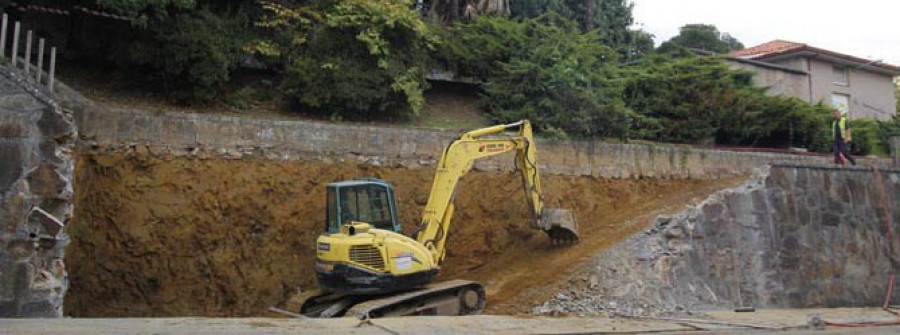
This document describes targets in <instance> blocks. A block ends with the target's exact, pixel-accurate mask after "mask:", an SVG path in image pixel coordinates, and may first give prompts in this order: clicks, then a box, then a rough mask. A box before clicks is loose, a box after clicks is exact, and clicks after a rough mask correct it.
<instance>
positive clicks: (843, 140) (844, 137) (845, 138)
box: [831, 109, 856, 165]
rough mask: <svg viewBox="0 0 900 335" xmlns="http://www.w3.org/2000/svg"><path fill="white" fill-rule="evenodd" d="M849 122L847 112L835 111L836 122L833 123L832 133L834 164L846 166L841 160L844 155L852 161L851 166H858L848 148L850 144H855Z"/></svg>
mask: <svg viewBox="0 0 900 335" xmlns="http://www.w3.org/2000/svg"><path fill="white" fill-rule="evenodd" d="M849 122H850V120H849V119H848V118H847V112H846V111H843V112H842V111H840V110H838V109H835V110H834V121H833V122H832V123H831V133H832V134H833V136H834V164H844V160H843V159H842V158H841V155H843V156H844V158H846V159H847V160H849V161H850V164H853V165H856V160H854V159H853V157H850V150H849V148H848V145H849V144H850V142H853V135H852V134H850V124H849Z"/></svg>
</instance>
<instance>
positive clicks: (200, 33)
mask: <svg viewBox="0 0 900 335" xmlns="http://www.w3.org/2000/svg"><path fill="white" fill-rule="evenodd" d="M248 23H249V21H248V19H247V18H246V17H245V16H243V15H241V14H237V15H224V14H219V15H217V14H214V13H213V12H211V11H210V10H208V9H206V8H203V9H200V10H196V11H188V12H181V13H176V14H173V15H171V16H169V17H168V18H167V19H165V20H160V21H156V20H152V21H150V22H149V24H148V25H147V28H145V30H144V32H143V34H140V36H139V37H138V38H137V39H135V40H134V41H132V43H131V47H130V53H131V60H132V61H133V62H134V63H136V64H140V65H145V66H147V67H149V68H152V69H154V71H155V73H157V74H158V77H159V78H158V79H160V80H161V82H162V86H163V89H164V93H166V94H167V95H168V96H170V97H172V98H175V99H176V100H177V101H179V102H182V103H189V102H192V101H206V100H210V99H212V98H214V97H215V96H216V94H217V93H218V89H219V88H220V87H221V85H222V84H224V83H225V82H227V81H228V79H229V77H230V74H231V71H232V70H234V68H235V67H236V66H237V64H238V62H239V61H240V59H241V57H242V56H243V55H244V53H243V52H242V51H241V47H242V46H243V45H244V43H245V42H246V41H247V40H248V35H247V33H246V29H247V26H248V25H249V24H248Z"/></svg>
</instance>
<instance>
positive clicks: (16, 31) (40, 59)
mask: <svg viewBox="0 0 900 335" xmlns="http://www.w3.org/2000/svg"><path fill="white" fill-rule="evenodd" d="M21 30H22V24H21V22H19V21H16V22H15V23H14V24H13V34H12V52H11V53H10V54H9V55H7V53H6V41H7V40H6V39H7V37H8V36H9V34H8V33H9V16H8V15H7V14H6V13H3V21H2V22H0V59H2V61H3V62H4V63H8V64H10V65H11V66H12V67H14V68H20V69H22V70H23V71H24V72H25V76H26V77H29V78H33V79H34V80H36V81H37V82H38V84H41V85H44V84H46V85H47V89H48V90H49V91H50V92H51V93H52V92H53V82H54V80H55V78H56V77H55V76H56V47H50V62H49V64H48V70H47V73H46V74H45V73H44V54H45V53H44V51H45V50H44V46H45V45H46V43H45V41H44V39H43V38H39V39H38V43H37V64H31V55H32V48H31V47H32V41H33V38H34V33H33V32H32V31H31V30H28V31H27V32H25V50H24V55H22V56H21V57H20V56H19V44H20V41H19V37H20V36H21ZM32 70H33V71H32ZM45 82H46V83H45Z"/></svg>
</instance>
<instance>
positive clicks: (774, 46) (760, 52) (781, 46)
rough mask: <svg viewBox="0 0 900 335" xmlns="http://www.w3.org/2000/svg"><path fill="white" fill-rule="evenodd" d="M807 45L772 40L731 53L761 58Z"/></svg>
mask: <svg viewBox="0 0 900 335" xmlns="http://www.w3.org/2000/svg"><path fill="white" fill-rule="evenodd" d="M804 47H806V44H803V43H795V42H791V41H785V40H774V41H772V42H768V43H763V44H760V45H757V46H755V47H750V48H747V49H744V50H737V51H733V52H732V53H731V55H732V56H735V57H740V58H751V59H752V58H759V57H762V56H765V55H768V54H773V53H781V52H785V51H790V50H794V49H803V48H804Z"/></svg>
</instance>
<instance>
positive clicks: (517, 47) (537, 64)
mask: <svg viewBox="0 0 900 335" xmlns="http://www.w3.org/2000/svg"><path fill="white" fill-rule="evenodd" d="M487 20H491V21H495V22H493V23H490V24H486V23H481V24H480V25H481V26H501V27H504V28H503V29H500V30H495V32H496V33H501V34H506V35H509V36H503V37H501V38H498V40H500V41H509V43H500V44H501V45H504V46H506V47H505V48H501V50H504V52H503V53H502V54H501V57H500V58H498V59H497V60H496V61H495V62H494V68H493V71H491V74H490V75H489V76H488V77H487V80H486V81H487V82H486V83H485V85H484V91H485V93H484V97H483V99H482V104H483V106H484V107H485V108H486V110H487V111H488V113H489V115H491V116H492V117H493V118H494V119H495V120H497V121H499V122H509V121H514V120H520V119H531V120H532V121H534V123H535V125H537V129H538V131H540V132H543V133H544V134H548V135H551V136H557V137H567V136H574V137H616V138H625V137H627V129H628V121H627V119H628V111H627V110H626V109H625V108H624V106H622V104H621V99H620V95H621V87H620V86H619V84H618V83H617V81H615V80H610V78H612V77H614V76H615V71H616V66H615V64H616V61H617V55H616V53H615V51H614V50H612V49H611V48H608V47H606V46H603V45H602V44H601V43H599V36H598V32H597V30H592V31H589V32H582V30H581V29H580V27H579V25H578V24H577V23H575V22H574V21H570V20H568V19H566V18H564V17H562V16H560V15H558V14H556V13H549V14H545V15H542V16H539V17H537V18H533V19H527V20H524V21H513V20H508V19H505V18H492V19H483V18H479V19H478V21H487ZM476 24H477V22H476ZM482 31H484V30H482ZM479 34H482V33H479ZM462 47H463V48H470V49H477V48H479V46H478V45H472V44H467V45H464V46H462ZM504 58H505V59H504Z"/></svg>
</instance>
